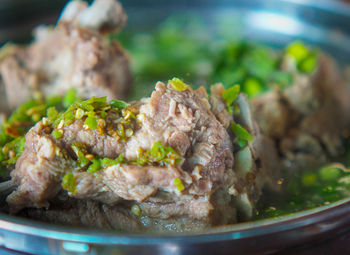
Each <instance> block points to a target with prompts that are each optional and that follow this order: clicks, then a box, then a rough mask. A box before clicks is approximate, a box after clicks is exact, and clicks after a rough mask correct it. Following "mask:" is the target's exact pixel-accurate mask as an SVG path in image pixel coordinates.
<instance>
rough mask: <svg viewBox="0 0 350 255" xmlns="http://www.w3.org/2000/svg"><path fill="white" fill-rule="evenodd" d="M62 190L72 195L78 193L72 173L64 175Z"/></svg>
mask: <svg viewBox="0 0 350 255" xmlns="http://www.w3.org/2000/svg"><path fill="white" fill-rule="evenodd" d="M62 188H63V189H65V190H67V191H68V192H70V193H73V194H74V193H76V192H77V190H76V180H75V176H74V174H73V173H72V172H68V173H66V174H65V175H64V177H63V179H62Z"/></svg>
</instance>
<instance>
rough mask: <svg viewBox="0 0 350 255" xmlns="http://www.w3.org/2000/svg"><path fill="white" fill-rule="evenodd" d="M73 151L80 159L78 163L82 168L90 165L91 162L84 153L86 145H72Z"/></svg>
mask: <svg viewBox="0 0 350 255" xmlns="http://www.w3.org/2000/svg"><path fill="white" fill-rule="evenodd" d="M72 150H73V151H74V153H75V155H76V156H77V158H78V163H79V166H80V167H85V166H87V165H88V164H89V163H90V161H89V160H88V159H87V158H86V157H85V155H84V152H85V151H86V147H85V145H84V144H81V143H76V142H75V143H73V144H72ZM83 151H84V152H83Z"/></svg>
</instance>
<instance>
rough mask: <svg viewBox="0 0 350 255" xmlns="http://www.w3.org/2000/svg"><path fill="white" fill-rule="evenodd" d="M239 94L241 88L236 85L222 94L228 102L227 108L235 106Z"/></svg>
mask: <svg viewBox="0 0 350 255" xmlns="http://www.w3.org/2000/svg"><path fill="white" fill-rule="evenodd" d="M239 92H240V86H239V85H234V86H232V87H231V88H229V89H227V90H226V91H225V92H224V93H223V94H222V98H223V99H224V101H225V102H226V105H227V106H231V105H232V104H233V102H234V101H235V100H236V99H237V97H238V94H239Z"/></svg>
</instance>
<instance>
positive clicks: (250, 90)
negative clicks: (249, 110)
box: [243, 78, 264, 97]
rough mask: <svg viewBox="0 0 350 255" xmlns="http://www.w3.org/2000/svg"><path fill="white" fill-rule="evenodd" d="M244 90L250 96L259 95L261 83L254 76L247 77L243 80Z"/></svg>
mask: <svg viewBox="0 0 350 255" xmlns="http://www.w3.org/2000/svg"><path fill="white" fill-rule="evenodd" d="M243 87H244V91H245V92H246V93H247V94H248V95H249V96H251V97H254V96H256V95H260V94H261V93H262V92H263V91H264V88H263V85H262V83H261V82H260V81H259V80H258V79H256V78H248V79H246V81H245V82H244V86H243Z"/></svg>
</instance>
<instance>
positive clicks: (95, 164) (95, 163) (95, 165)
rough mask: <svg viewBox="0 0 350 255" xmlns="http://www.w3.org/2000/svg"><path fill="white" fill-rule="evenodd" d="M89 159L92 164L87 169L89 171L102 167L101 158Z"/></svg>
mask: <svg viewBox="0 0 350 255" xmlns="http://www.w3.org/2000/svg"><path fill="white" fill-rule="evenodd" d="M91 161H92V164H91V165H90V166H89V167H88V169H87V171H88V172H89V173H96V172H98V171H99V170H101V169H102V162H101V161H102V160H101V159H100V158H94V159H92V160H91Z"/></svg>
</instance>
